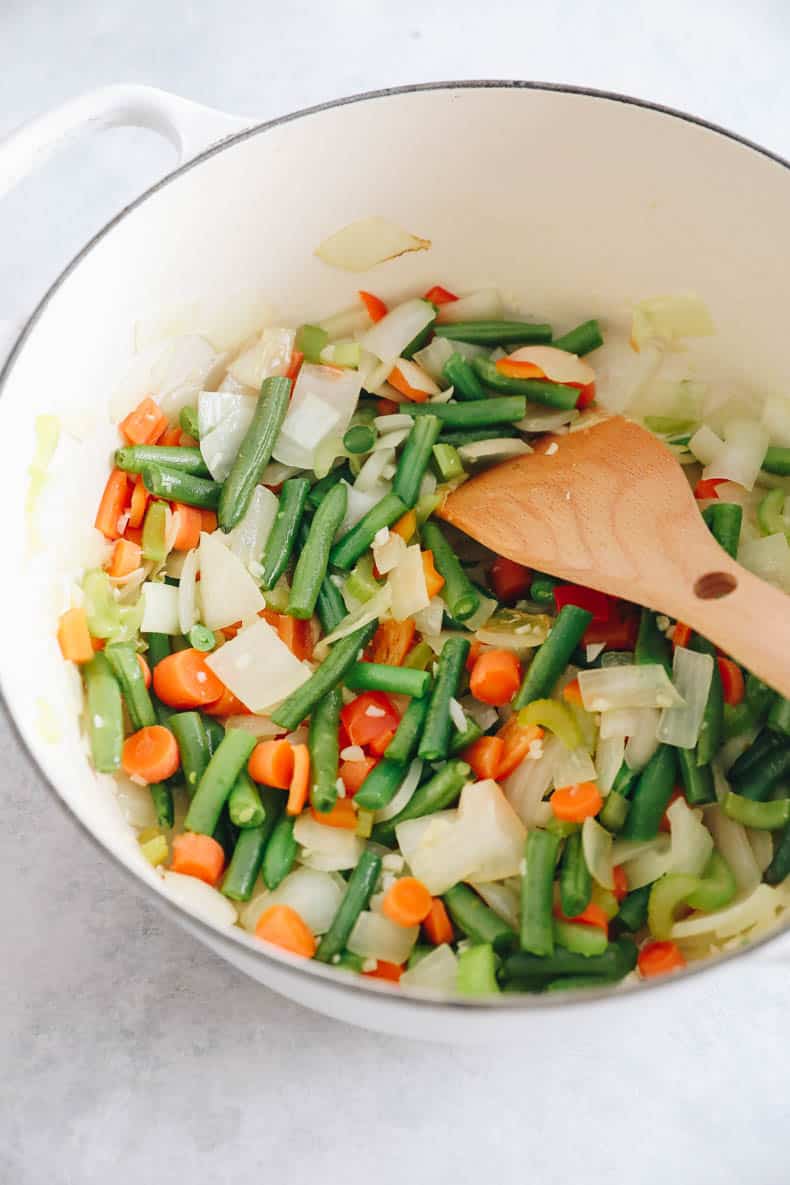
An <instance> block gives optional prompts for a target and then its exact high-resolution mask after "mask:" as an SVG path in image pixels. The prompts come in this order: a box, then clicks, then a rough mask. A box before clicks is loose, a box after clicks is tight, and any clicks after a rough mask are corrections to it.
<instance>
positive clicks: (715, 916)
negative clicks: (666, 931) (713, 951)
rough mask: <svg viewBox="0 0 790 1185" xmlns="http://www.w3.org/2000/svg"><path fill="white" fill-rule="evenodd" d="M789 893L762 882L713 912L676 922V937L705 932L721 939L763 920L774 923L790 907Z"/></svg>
mask: <svg viewBox="0 0 790 1185" xmlns="http://www.w3.org/2000/svg"><path fill="white" fill-rule="evenodd" d="M787 904H788V902H787V896H786V894H785V893H783V892H782V891H781V890H780V889H777V888H772V887H771V886H770V885H762V884H758V885H757V886H756V887H755V888H754V889H753V890H752V891H751V892H750V893H749V895H748V896H747V897H745V898H744V899H743V900H741V901H736V902H734V903H733V904H732V905H727V906H725V907H724V909H717V910H714V912H713V913H706V914H695V915H694V916H693V917H690V918H684V920H683V921H681V922H675V924H674V926H673V927H672V934H671V937H672V939H673V940H678V939H684V938H697V937H699V936H700V935H701V934H715V935H716V936H717V937H718V938H729V937H731V936H732V935H734V934H741V933H743V931H744V930H749V929H751V927H752V926H755V925H757V924H758V923H761V922H764V921H765V922H772V921H774V920H775V919H776V917H777V915H778V913H779V910H781V909H785V908H786V907H787Z"/></svg>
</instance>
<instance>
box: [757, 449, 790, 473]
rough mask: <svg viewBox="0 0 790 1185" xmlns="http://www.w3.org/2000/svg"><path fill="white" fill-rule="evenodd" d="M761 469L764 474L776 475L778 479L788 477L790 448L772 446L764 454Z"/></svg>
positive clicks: (789, 471)
mask: <svg viewBox="0 0 790 1185" xmlns="http://www.w3.org/2000/svg"><path fill="white" fill-rule="evenodd" d="M762 467H763V469H764V470H765V472H766V473H776V474H778V476H779V477H787V476H790V448H781V447H780V446H779V445H775V444H772V445H771V446H770V448H769V449H768V451H767V452H766V454H765V458H764V460H763V466H762Z"/></svg>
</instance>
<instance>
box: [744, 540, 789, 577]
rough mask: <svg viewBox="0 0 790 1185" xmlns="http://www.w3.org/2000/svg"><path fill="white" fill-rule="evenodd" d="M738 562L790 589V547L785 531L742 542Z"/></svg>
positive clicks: (755, 573)
mask: <svg viewBox="0 0 790 1185" xmlns="http://www.w3.org/2000/svg"><path fill="white" fill-rule="evenodd" d="M738 563H739V564H743V566H744V568H748V569H749V571H750V572H753V573H754V575H755V576H759V577H760V579H761V580H768V581H769V582H770V583H771V584H775V585H776V586H777V587H778V588H783V589H786V590H790V547H788V544H787V536H786V535H785V534H784V533H783V532H781V531H777V532H776V534H774V535H765V536H762V537H761V538H757V539H746V540H744V541H743V542H741V545H740V547H739V548H738Z"/></svg>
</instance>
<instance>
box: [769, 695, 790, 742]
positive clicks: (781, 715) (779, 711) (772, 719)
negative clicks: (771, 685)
mask: <svg viewBox="0 0 790 1185" xmlns="http://www.w3.org/2000/svg"><path fill="white" fill-rule="evenodd" d="M766 725H767V727H768V728H770V730H771V732H775V733H781V734H782V735H783V736H785V737H790V699H786V698H785V697H784V696H783V695H776V696H775V697H774V701H773V704H772V705H771V710H770V711H769V713H768V719H767V720H766Z"/></svg>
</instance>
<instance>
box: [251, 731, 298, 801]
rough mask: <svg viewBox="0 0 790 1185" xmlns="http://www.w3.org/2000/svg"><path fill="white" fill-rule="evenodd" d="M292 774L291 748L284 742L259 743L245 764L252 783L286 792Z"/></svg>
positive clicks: (292, 753)
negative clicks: (259, 783)
mask: <svg viewBox="0 0 790 1185" xmlns="http://www.w3.org/2000/svg"><path fill="white" fill-rule="evenodd" d="M293 772H294V751H293V747H292V746H291V745H290V744H289V743H288V741H286V740H279V741H259V742H258V744H257V745H256V746H255V748H254V749H253V751H252V755H251V756H250V760H249V761H248V762H247V773H248V774H249V775H250V777H251V778H252V780H253V782H261V783H262V784H263V785H264V786H274V787H275V788H276V789H277V790H288V789H289V788H290V785H291V779H292V777H293Z"/></svg>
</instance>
